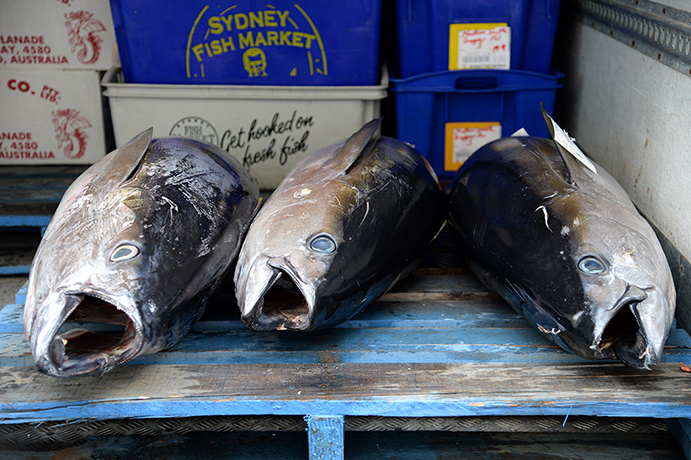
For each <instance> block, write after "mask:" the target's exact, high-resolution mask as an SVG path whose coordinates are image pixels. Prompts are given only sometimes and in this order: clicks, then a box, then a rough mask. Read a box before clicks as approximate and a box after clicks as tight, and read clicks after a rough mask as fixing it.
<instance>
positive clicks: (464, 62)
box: [449, 23, 511, 70]
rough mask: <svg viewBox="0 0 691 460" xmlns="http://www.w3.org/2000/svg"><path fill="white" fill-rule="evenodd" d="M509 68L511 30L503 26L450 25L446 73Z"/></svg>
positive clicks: (493, 24)
mask: <svg viewBox="0 0 691 460" xmlns="http://www.w3.org/2000/svg"><path fill="white" fill-rule="evenodd" d="M510 66H511V27H509V26H508V25H506V24H504V23H491V24H451V25H450V36H449V70H456V69H473V68H485V69H487V68H491V69H509V68H510Z"/></svg>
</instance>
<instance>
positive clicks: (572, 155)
mask: <svg viewBox="0 0 691 460" xmlns="http://www.w3.org/2000/svg"><path fill="white" fill-rule="evenodd" d="M540 110H542V116H543V117H544V119H545V123H546V124H547V129H549V133H550V135H551V136H552V140H553V141H554V144H555V145H556V147H557V151H558V152H559V155H561V158H562V160H563V161H564V164H565V165H566V169H567V171H568V172H567V175H568V177H565V179H566V181H567V182H568V183H569V184H571V185H573V186H577V185H578V184H577V179H578V178H579V177H583V176H585V175H586V174H587V173H586V172H585V170H584V168H585V169H588V170H590V171H592V172H593V173H595V174H597V168H596V167H595V164H594V163H593V162H592V161H590V159H589V158H588V157H587V156H586V155H585V153H583V151H582V150H581V149H579V148H578V146H577V145H576V144H575V143H574V141H573V139H572V138H571V137H570V136H569V135H568V134H567V133H566V131H564V130H563V129H561V127H560V126H559V125H558V124H557V122H556V121H554V119H552V117H550V116H549V114H548V113H547V111H546V110H545V108H544V107H543V106H542V103H540Z"/></svg>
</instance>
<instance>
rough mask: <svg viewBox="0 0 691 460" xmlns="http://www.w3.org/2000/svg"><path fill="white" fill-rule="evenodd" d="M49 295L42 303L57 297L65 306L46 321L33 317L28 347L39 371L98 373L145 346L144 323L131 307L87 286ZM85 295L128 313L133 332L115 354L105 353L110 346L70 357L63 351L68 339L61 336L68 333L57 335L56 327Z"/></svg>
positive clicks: (57, 374)
mask: <svg viewBox="0 0 691 460" xmlns="http://www.w3.org/2000/svg"><path fill="white" fill-rule="evenodd" d="M52 297H53V298H52V299H51V298H50V297H49V298H48V299H46V301H45V302H44V304H46V303H49V302H51V301H52V302H55V301H56V300H58V301H62V305H63V306H64V308H61V309H60V313H59V314H57V315H55V316H53V317H48V319H47V321H44V320H42V319H41V320H34V323H33V325H32V329H31V335H30V337H31V348H32V352H33V355H34V358H35V366H36V368H37V369H38V370H39V371H41V372H43V373H45V374H48V375H51V376H54V377H74V376H87V375H93V374H99V375H101V374H104V373H106V372H108V371H110V370H111V369H113V368H114V367H117V366H119V365H120V364H123V363H125V362H127V361H129V360H131V359H132V358H134V357H136V356H138V355H139V354H140V352H141V350H142V349H143V345H144V341H143V334H142V332H143V325H142V324H141V321H140V318H139V316H138V315H137V314H134V312H136V310H135V309H134V308H127V306H125V305H123V304H122V303H121V302H118V301H116V300H115V299H113V297H112V296H108V295H107V294H105V293H103V292H101V291H98V290H94V289H90V288H83V289H78V288H70V289H69V290H63V291H57V292H56V293H55V294H54V295H53V296H52ZM87 297H93V298H96V299H99V300H101V301H103V302H105V303H107V304H110V305H112V306H114V307H115V308H116V309H117V310H119V311H121V312H122V313H123V314H125V315H126V316H127V318H128V320H129V321H128V325H131V326H132V329H133V331H134V333H133V334H132V338H131V339H130V340H128V341H127V342H126V345H127V346H126V347H119V348H118V352H117V353H114V354H113V353H108V351H109V349H104V350H101V351H94V352H91V353H84V354H79V353H76V354H73V355H72V356H70V355H68V354H67V353H66V349H65V345H66V344H67V342H68V339H65V338H64V337H63V336H64V335H67V333H63V334H59V330H60V328H61V327H62V326H63V325H64V324H66V322H67V320H68V319H69V317H70V315H72V313H74V312H75V311H76V310H77V309H78V308H79V306H80V305H82V302H83V301H84V300H85V298H87ZM48 310H49V309H48ZM78 335H83V334H77V335H73V337H71V338H74V337H76V336H78ZM120 348H122V351H120Z"/></svg>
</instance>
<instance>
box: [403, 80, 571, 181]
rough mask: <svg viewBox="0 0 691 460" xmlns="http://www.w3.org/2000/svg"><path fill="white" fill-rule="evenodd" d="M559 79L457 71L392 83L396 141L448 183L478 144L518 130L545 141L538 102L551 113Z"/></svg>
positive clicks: (559, 84) (545, 135)
mask: <svg viewBox="0 0 691 460" xmlns="http://www.w3.org/2000/svg"><path fill="white" fill-rule="evenodd" d="M562 77H563V74H561V73H559V72H553V73H551V74H538V73H534V72H524V71H519V70H457V71H447V72H435V73H431V74H426V75H421V76H417V77H411V78H407V79H392V80H391V88H390V90H391V91H392V92H393V93H394V95H395V101H396V123H397V129H398V138H399V139H401V140H403V141H405V142H408V143H410V144H413V145H414V146H415V148H416V149H417V150H418V151H419V152H420V153H421V154H423V155H424V156H425V157H426V158H427V159H428V160H429V162H430V163H431V165H432V167H433V168H434V170H435V171H436V172H437V175H438V176H439V178H440V179H442V180H444V179H451V178H453V175H454V174H455V173H456V171H457V170H458V167H459V166H460V165H461V164H462V162H463V159H464V157H465V158H467V156H468V155H470V154H471V153H472V151H473V149H477V148H479V146H481V145H482V142H483V141H486V142H488V141H491V140H492V139H493V138H498V137H502V136H510V135H511V134H513V133H514V132H516V131H517V130H519V129H521V128H525V129H526V130H527V131H528V133H529V134H530V135H532V136H543V137H549V131H548V130H547V126H546V125H545V121H544V118H543V117H542V113H541V111H540V103H542V104H543V106H544V107H545V110H547V111H548V112H549V113H550V114H551V113H552V112H553V110H554V100H555V97H556V90H557V88H559V87H561V83H560V80H561V78H562ZM463 133H465V137H464V134H463ZM466 137H467V139H466Z"/></svg>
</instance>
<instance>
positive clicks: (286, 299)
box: [242, 261, 314, 331]
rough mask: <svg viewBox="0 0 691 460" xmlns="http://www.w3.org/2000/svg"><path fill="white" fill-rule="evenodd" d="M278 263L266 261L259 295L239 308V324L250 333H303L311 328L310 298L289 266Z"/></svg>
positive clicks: (311, 302)
mask: <svg viewBox="0 0 691 460" xmlns="http://www.w3.org/2000/svg"><path fill="white" fill-rule="evenodd" d="M282 262H283V263H280V264H279V263H275V262H273V261H269V262H268V264H267V268H268V272H267V275H268V276H266V278H265V282H264V286H263V289H262V292H260V293H259V295H258V296H257V298H256V300H255V301H254V302H253V303H252V304H251V305H246V306H244V308H243V314H242V321H243V322H244V323H245V324H246V325H247V326H248V327H250V328H252V329H254V330H257V331H273V330H279V331H280V330H291V331H304V330H308V329H311V328H312V326H313V320H314V318H313V315H312V311H313V310H312V308H311V305H312V304H313V301H311V300H310V299H312V298H313V296H312V295H310V294H309V292H306V291H308V288H307V287H306V286H305V284H304V283H302V282H301V280H300V278H299V276H298V275H297V273H296V272H295V270H292V267H291V266H290V264H289V263H286V262H285V261H282ZM247 307H249V308H247Z"/></svg>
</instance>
